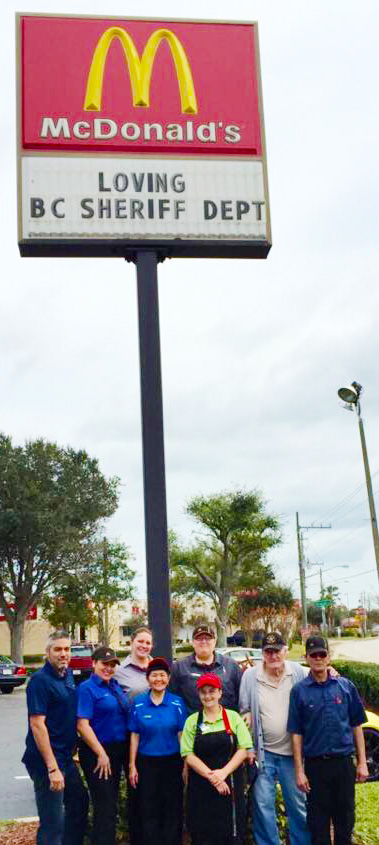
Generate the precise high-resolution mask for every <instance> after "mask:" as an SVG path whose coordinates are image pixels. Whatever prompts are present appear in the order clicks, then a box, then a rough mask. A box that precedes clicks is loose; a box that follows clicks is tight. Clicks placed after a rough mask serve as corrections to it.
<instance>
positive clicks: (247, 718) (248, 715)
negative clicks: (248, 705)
mask: <svg viewBox="0 0 379 845" xmlns="http://www.w3.org/2000/svg"><path fill="white" fill-rule="evenodd" d="M241 716H242V719H243V720H244V722H245V725H247V727H248V728H249V730H250V728H251V713H241Z"/></svg>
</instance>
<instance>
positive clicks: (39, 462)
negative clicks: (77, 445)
mask: <svg viewBox="0 0 379 845" xmlns="http://www.w3.org/2000/svg"><path fill="white" fill-rule="evenodd" d="M118 486H119V480H118V479H117V478H111V479H106V478H105V477H104V476H103V475H102V473H101V472H100V470H99V466H98V462H97V460H95V459H94V458H90V457H89V455H87V453H86V452H84V451H78V452H76V451H74V449H72V448H70V447H67V448H66V449H64V448H61V447H59V446H57V444H55V443H48V442H47V441H45V440H41V439H40V440H36V441H29V442H27V443H26V444H25V446H24V447H21V446H13V445H12V441H11V438H10V437H6V436H5V435H3V434H1V435H0V604H1V605H2V607H3V609H4V614H5V617H6V621H7V623H8V625H9V627H10V629H11V639H12V656H13V657H14V658H15V659H22V653H21V644H22V633H23V625H24V621H25V619H26V616H27V613H28V610H30V608H31V607H33V605H35V604H36V603H37V602H39V601H40V599H41V597H42V596H43V595H44V593H45V592H46V590H47V589H49V588H50V587H51V586H52V585H54V584H56V583H57V582H58V581H59V579H60V578H61V576H62V573H63V572H64V571H65V569H67V568H69V567H70V565H71V561H72V559H73V558H74V557H75V555H77V554H78V552H79V551H80V548H81V546H82V544H84V543H86V542H87V541H88V539H89V538H90V537H91V536H92V535H93V533H94V531H95V530H96V528H97V526H98V524H99V521H100V520H103V519H104V518H106V517H109V516H111V515H112V514H113V513H114V512H115V510H116V508H117V502H118ZM9 602H11V603H14V605H15V609H14V610H13V609H10V608H9V607H8V603H9Z"/></svg>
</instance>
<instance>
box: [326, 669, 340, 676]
mask: <svg viewBox="0 0 379 845" xmlns="http://www.w3.org/2000/svg"><path fill="white" fill-rule="evenodd" d="M328 675H330V677H331V678H338V677H339V673H338V672H337V669H335V668H334V666H328Z"/></svg>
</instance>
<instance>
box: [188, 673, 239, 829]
mask: <svg viewBox="0 0 379 845" xmlns="http://www.w3.org/2000/svg"><path fill="white" fill-rule="evenodd" d="M196 685H197V688H198V691H199V697H200V702H201V709H200V712H199V713H193V714H192V715H191V716H189V717H188V719H187V721H186V723H185V725H184V730H183V734H182V738H181V744H180V751H181V754H182V756H183V757H185V758H186V761H187V763H188V766H189V779H188V792H187V827H188V829H189V832H190V834H191V838H192V845H216V843H217V845H232V843H233V845H237V843H242V842H244V836H245V807H244V796H243V782H242V763H243V762H244V760H246V758H247V749H251V748H252V745H253V743H252V740H251V736H250V733H249V730H248V728H247V727H246V725H245V723H244V722H243V720H242V718H241V716H239V715H238V713H236V712H235V711H234V710H225V708H223V707H221V704H220V700H221V696H222V682H221V679H220V678H219V677H218V675H213V674H212V673H209V674H206V675H201V677H199V679H198V681H197V684H196Z"/></svg>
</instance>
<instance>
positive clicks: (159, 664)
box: [146, 657, 170, 678]
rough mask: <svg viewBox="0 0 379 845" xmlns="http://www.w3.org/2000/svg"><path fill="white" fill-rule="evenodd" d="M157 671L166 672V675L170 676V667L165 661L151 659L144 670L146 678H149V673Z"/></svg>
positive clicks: (160, 658) (155, 658) (162, 658)
mask: <svg viewBox="0 0 379 845" xmlns="http://www.w3.org/2000/svg"><path fill="white" fill-rule="evenodd" d="M159 670H161V671H163V672H167V674H168V675H169V674H170V667H169V665H168V663H167V660H165V658H164V657H153V659H152V660H150V663H149V665H148V667H147V669H146V677H147V678H148V677H149V675H150V672H156V671H159Z"/></svg>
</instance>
